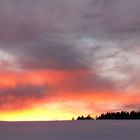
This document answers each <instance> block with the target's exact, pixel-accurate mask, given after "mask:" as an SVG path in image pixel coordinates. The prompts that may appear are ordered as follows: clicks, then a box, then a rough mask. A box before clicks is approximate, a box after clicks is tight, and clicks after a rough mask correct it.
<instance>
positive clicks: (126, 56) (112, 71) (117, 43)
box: [0, 0, 140, 121]
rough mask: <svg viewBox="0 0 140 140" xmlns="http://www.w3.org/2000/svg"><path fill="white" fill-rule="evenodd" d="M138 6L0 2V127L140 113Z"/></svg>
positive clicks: (112, 0) (91, 1) (121, 1)
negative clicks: (4, 122) (112, 113)
mask: <svg viewBox="0 0 140 140" xmlns="http://www.w3.org/2000/svg"><path fill="white" fill-rule="evenodd" d="M139 91H140V0H0V120H8V121H22V120H65V119H66V120H68V119H71V118H72V117H75V118H76V117H77V116H78V115H88V114H90V115H92V116H96V115H98V114H100V113H103V112H107V111H121V110H126V111H130V110H136V111H137V110H140V92H139Z"/></svg>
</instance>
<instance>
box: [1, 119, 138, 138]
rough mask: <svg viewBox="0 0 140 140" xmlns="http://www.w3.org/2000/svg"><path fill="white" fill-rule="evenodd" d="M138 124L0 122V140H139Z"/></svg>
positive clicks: (109, 122)
mask: <svg viewBox="0 0 140 140" xmlns="http://www.w3.org/2000/svg"><path fill="white" fill-rule="evenodd" d="M139 139H140V121H63V122H61V121H60V122H11V123H10V122H0V140H139Z"/></svg>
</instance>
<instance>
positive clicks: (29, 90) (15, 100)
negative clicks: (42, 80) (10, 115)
mask: <svg viewBox="0 0 140 140" xmlns="http://www.w3.org/2000/svg"><path fill="white" fill-rule="evenodd" d="M47 96H49V94H48V88H47V87H45V86H44V87H43V86H37V85H29V84H28V85H17V86H16V87H9V88H8V87H7V88H1V89H0V110H5V111H8V110H21V109H24V108H28V107H32V105H34V104H36V103H39V102H40V101H41V100H43V99H44V98H45V97H47Z"/></svg>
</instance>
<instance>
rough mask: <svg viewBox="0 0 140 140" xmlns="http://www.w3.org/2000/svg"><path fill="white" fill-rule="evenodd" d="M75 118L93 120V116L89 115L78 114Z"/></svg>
mask: <svg viewBox="0 0 140 140" xmlns="http://www.w3.org/2000/svg"><path fill="white" fill-rule="evenodd" d="M77 120H94V118H92V117H91V116H90V115H88V116H87V117H84V116H81V117H80V116H78V118H77Z"/></svg>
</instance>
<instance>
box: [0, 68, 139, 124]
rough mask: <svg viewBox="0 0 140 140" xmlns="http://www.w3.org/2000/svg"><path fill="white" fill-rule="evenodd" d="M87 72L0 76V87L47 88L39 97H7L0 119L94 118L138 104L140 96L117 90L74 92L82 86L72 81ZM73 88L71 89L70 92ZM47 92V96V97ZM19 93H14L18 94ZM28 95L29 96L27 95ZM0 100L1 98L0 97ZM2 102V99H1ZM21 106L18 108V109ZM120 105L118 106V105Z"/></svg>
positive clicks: (28, 73)
mask: <svg viewBox="0 0 140 140" xmlns="http://www.w3.org/2000/svg"><path fill="white" fill-rule="evenodd" d="M87 73H90V72H89V71H43V70H42V71H28V72H22V73H20V72H18V73H16V72H15V73H14V72H13V73H12V72H10V73H6V72H5V73H4V72H1V73H0V77H1V78H0V88H1V90H2V89H8V88H17V87H18V86H19V85H21V86H22V85H34V86H45V87H46V88H47V87H48V86H49V87H51V88H52V90H49V93H48V91H47V90H46V91H45V92H46V93H45V94H44V95H43V97H42V98H32V96H31V97H30V98H29V99H28V98H25V97H24V98H18V97H17V98H16V97H12V93H11V95H9V94H8V97H7V96H6V100H7V104H6V105H5V106H4V107H3V106H0V107H1V108H0V111H1V113H0V114H1V115H0V120H6V121H23V120H26V121H28V120H69V119H71V118H72V117H75V118H76V117H77V116H78V115H88V114H91V115H92V116H96V115H98V114H99V113H102V112H105V111H108V110H120V109H121V108H123V105H126V104H139V99H140V95H136V94H135V95H127V94H124V93H117V91H98V90H93V91H92V90H88V91H86V90H83V91H82V90H80V91H79V89H78V90H77V89H76V88H75V87H76V86H78V87H80V86H82V85H80V83H76V82H77V81H76V82H75V79H76V80H77V79H78V78H79V79H80V77H82V76H84V75H86V74H87ZM73 87H74V89H73ZM50 92H51V94H50ZM18 94H20V93H16V95H18ZM29 94H30V93H29ZM1 100H2V97H1ZM3 100H4V99H3ZM20 105H21V106H20ZM120 105H122V106H120Z"/></svg>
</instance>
